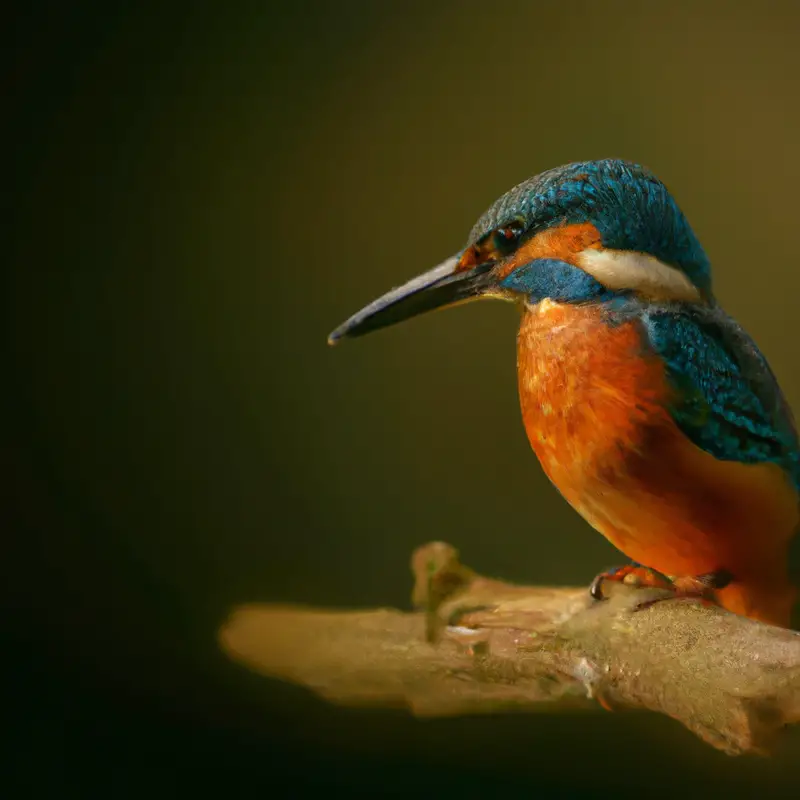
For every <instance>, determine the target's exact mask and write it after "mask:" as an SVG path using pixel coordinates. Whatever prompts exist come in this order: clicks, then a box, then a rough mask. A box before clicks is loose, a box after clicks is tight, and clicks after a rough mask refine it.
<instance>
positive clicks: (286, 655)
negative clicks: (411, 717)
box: [219, 542, 800, 754]
mask: <svg viewBox="0 0 800 800" xmlns="http://www.w3.org/2000/svg"><path fill="white" fill-rule="evenodd" d="M412 568H413V571H414V574H415V576H416V584H415V587H414V594H413V599H414V602H415V604H416V605H417V606H418V607H422V608H423V609H424V610H423V611H421V612H415V613H405V612H402V611H397V610H391V609H380V610H366V611H325V610H318V609H305V608H301V607H287V606H272V605H249V606H242V607H240V608H237V609H235V610H234V612H233V613H232V615H231V617H230V618H229V619H228V621H227V622H226V623H225V625H224V626H223V627H222V629H221V630H220V634H219V636H220V642H221V645H222V647H223V649H224V650H225V651H226V652H227V653H228V655H229V656H230V657H231V658H233V659H235V660H237V661H240V662H242V663H243V664H246V665H247V666H248V667H250V668H251V669H254V670H256V671H258V672H261V673H263V674H265V675H269V676H272V677H275V678H280V679H282V680H286V681H291V682H293V683H297V684H300V685H303V686H306V687H308V688H309V689H312V690H313V691H315V692H317V693H318V694H319V695H321V696H322V697H324V698H325V699H327V700H329V701H331V702H334V703H338V704H343V705H350V706H355V705H372V706H384V707H387V706H402V707H408V708H410V710H411V711H412V712H413V713H414V714H417V715H420V716H444V715H458V714H468V713H470V714H471V713H476V712H482V713H491V712H499V711H503V710H507V709H522V710H537V709H538V710H553V709H555V708H564V707H567V706H569V707H581V706H583V707H588V706H591V705H593V704H594V702H595V701H598V702H600V703H601V705H603V706H605V707H606V708H611V709H613V708H621V707H628V708H640V709H649V710H651V711H657V712H660V713H663V714H667V715H669V716H671V717H674V718H675V719H677V720H679V721H680V722H682V723H683V724H684V725H685V726H686V727H687V728H689V730H691V731H693V732H694V733H696V734H697V735H698V736H700V737H701V738H702V739H704V740H705V741H706V742H708V743H709V744H711V745H713V746H714V747H716V748H718V749H720V750H724V751H725V752H727V753H730V754H739V753H745V752H756V753H766V752H768V750H769V748H770V746H771V744H772V743H773V740H774V738H775V736H776V734H777V733H778V732H779V731H780V730H781V729H782V728H783V727H784V726H786V725H790V724H793V723H797V722H800V634H797V633H794V632H792V631H788V630H783V629H780V628H774V627H771V626H767V625H763V624H760V623H757V622H754V621H752V620H748V619H745V618H743V617H738V616H735V615H733V614H729V613H727V612H725V611H723V610H722V609H719V608H716V607H713V606H707V605H705V604H701V603H699V602H697V601H694V600H683V599H681V600H678V599H674V598H671V599H664V598H670V595H669V593H668V592H664V591H662V590H654V589H634V588H631V587H628V586H625V585H622V584H612V585H611V586H610V587H609V591H608V594H609V595H610V597H609V599H608V600H606V601H603V602H596V601H593V600H592V599H591V598H590V597H589V593H588V591H587V589H586V588H577V589H572V588H546V587H526V586H514V585H511V584H508V583H503V582H501V581H495V580H490V579H487V578H483V577H480V576H479V575H477V574H476V573H475V572H473V571H472V570H471V569H469V568H467V567H465V566H463V565H461V564H460V563H459V561H458V554H457V552H456V551H455V549H454V548H452V547H451V546H449V545H447V544H443V543H440V542H434V543H432V544H428V545H425V546H424V547H421V548H420V549H419V550H417V551H416V552H415V554H414V556H413V559H412ZM654 601H655V602H654Z"/></svg>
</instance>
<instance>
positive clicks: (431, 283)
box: [328, 256, 494, 344]
mask: <svg viewBox="0 0 800 800" xmlns="http://www.w3.org/2000/svg"><path fill="white" fill-rule="evenodd" d="M457 266H458V256H453V257H452V258H448V259H447V261H443V262H442V263H441V264H439V266H438V267H434V268H433V269H432V270H429V271H428V272H425V273H424V274H422V275H419V276H417V277H416V278H413V279H412V280H410V281H409V282H408V283H406V284H404V285H403V286H398V287H397V288H396V289H392V291H391V292H387V293H386V294H385V295H383V297H379V298H378V299H377V300H375V301H374V302H372V303H370V304H369V305H368V306H366V308H362V309H361V311H358V312H356V313H355V314H353V316H352V317H350V319H348V320H347V321H346V322H343V323H342V324H341V325H340V326H339V327H338V328H337V329H336V330H335V331H333V333H331V335H330V336H329V337H328V344H336V343H337V342H338V341H339V340H340V339H346V338H351V337H355V336H363V335H364V334H365V333H370V332H371V331H377V330H378V329H379V328H385V327H387V326H388V325H394V324H395V322H402V321H403V320H405V319H410V318H411V317H416V316H417V315H418V314H424V313H425V312H426V311H433V310H434V309H436V308H444V307H445V306H451V305H455V304H456V303H463V302H464V301H466V300H471V299H473V298H476V297H478V296H479V295H481V294H482V293H483V292H484V291H485V290H486V289H487V288H489V286H490V285H491V282H492V280H491V275H490V273H491V269H492V267H493V266H494V262H493V261H487V262H486V263H484V264H478V265H477V266H475V267H472V268H470V269H468V270H464V271H461V272H456V271H455V270H456V267H457Z"/></svg>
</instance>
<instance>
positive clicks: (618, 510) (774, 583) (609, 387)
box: [517, 300, 798, 618]
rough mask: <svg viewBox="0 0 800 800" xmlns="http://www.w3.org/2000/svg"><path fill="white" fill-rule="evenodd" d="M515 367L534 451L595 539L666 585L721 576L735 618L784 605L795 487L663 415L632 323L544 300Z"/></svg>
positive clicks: (648, 359)
mask: <svg viewBox="0 0 800 800" xmlns="http://www.w3.org/2000/svg"><path fill="white" fill-rule="evenodd" d="M517 358H518V372H519V390H520V400H521V406H522V415H523V420H524V423H525V429H526V431H527V434H528V438H529V439H530V442H531V445H532V447H533V449H534V451H535V452H536V454H537V456H538V457H539V460H540V461H541V464H542V467H543V468H544V470H545V472H546V473H547V475H548V477H549V478H550V479H551V480H552V481H553V483H554V484H555V485H556V486H557V487H558V489H559V490H560V491H561V493H562V494H563V495H564V497H565V498H566V499H567V500H568V501H569V503H570V504H571V505H572V506H573V507H574V508H575V509H576V510H577V511H578V512H579V513H580V514H581V515H582V516H583V517H584V518H585V519H586V520H587V521H588V522H589V523H590V524H591V525H592V526H593V527H595V528H596V529H597V530H599V531H600V532H601V533H602V534H604V535H605V536H606V537H607V538H608V539H609V540H610V541H611V542H612V543H613V544H614V545H615V546H616V547H618V548H619V549H620V550H622V551H623V552H624V553H625V554H626V555H627V556H628V557H630V558H631V559H633V560H635V561H638V562H640V563H642V564H645V565H647V566H650V567H653V568H654V569H657V570H659V571H661V572H664V573H666V574H670V575H699V574H703V573H706V572H712V571H714V570H718V569H723V568H724V569H727V570H729V571H730V572H731V573H732V574H733V575H734V576H735V577H736V579H737V586H736V587H733V588H732V590H731V591H730V592H729V597H730V603H729V604H727V605H728V607H731V608H733V610H736V611H740V612H741V613H751V615H753V616H758V615H759V612H758V609H755V611H754V606H755V605H758V604H759V603H761V604H771V603H773V600H769V599H767V598H766V595H765V593H770V592H773V590H774V591H779V593H780V594H781V596H782V598H784V599H781V600H780V601H777V600H776V601H775V602H780V603H781V604H783V605H785V597H784V596H785V593H786V578H785V570H786V566H785V550H786V547H787V544H788V541H789V539H790V538H791V535H792V533H793V531H794V529H795V527H796V526H797V523H798V503H797V496H796V493H795V491H794V489H793V487H792V486H791V485H790V483H789V481H788V479H787V477H786V476H785V474H784V473H783V471H782V470H781V469H780V468H779V467H777V466H775V465H772V464H762V465H745V464H741V463H738V462H723V461H719V460H718V459H716V458H714V457H713V456H711V455H710V454H708V453H706V452H704V451H703V450H701V449H700V448H698V447H696V446H695V445H694V444H692V443H691V441H690V440H688V439H687V438H686V437H685V436H684V435H683V434H682V432H681V431H680V430H679V429H678V427H677V426H676V425H675V423H674V421H673V420H672V418H671V416H670V414H669V413H668V411H667V410H666V409H667V405H668V403H669V400H670V388H669V386H668V384H667V381H666V377H665V372H664V366H663V363H662V362H661V361H660V359H658V358H657V357H655V356H654V355H652V354H650V353H649V352H647V350H646V349H645V348H644V347H643V343H642V340H641V334H640V332H639V330H638V329H637V328H636V327H635V326H634V324H633V323H626V324H622V325H619V326H613V327H612V326H609V325H607V324H606V323H605V322H604V321H603V319H602V317H601V312H600V311H599V310H598V309H597V308H593V307H591V306H574V305H569V304H556V303H552V302H550V301H547V300H545V301H544V302H543V303H541V304H539V305H538V306H537V307H535V308H533V309H530V310H528V311H526V313H525V315H524V317H523V320H522V325H521V327H520V332H519V338H518V356H517ZM756 585H758V586H759V587H761V588H758V589H757V588H756ZM743 586H744V587H745V590H744V595H743V596H741V597H739V595H741V594H742V587H743ZM767 587H771V588H767ZM734 590H735V591H734ZM751 590H752V591H751ZM736 592H738V594H737V595H736V597H734V594H735V593H736ZM762 595H763V596H762ZM737 598H738V599H737ZM776 613H778V612H774V613H773V611H765V612H764V613H763V614H761V616H763V617H765V618H766V617H770V616H775V614H776ZM780 613H783V612H780Z"/></svg>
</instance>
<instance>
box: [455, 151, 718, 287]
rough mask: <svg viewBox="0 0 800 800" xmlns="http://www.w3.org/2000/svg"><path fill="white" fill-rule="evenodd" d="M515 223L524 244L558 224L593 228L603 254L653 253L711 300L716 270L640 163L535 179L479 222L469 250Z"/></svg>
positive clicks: (570, 169) (558, 171)
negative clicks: (712, 270) (596, 231)
mask: <svg viewBox="0 0 800 800" xmlns="http://www.w3.org/2000/svg"><path fill="white" fill-rule="evenodd" d="M514 219H518V220H519V221H520V223H521V224H522V227H523V229H524V237H525V238H527V237H530V236H532V235H535V234H536V233H539V232H540V231H542V230H544V229H546V228H548V227H552V226H556V225H570V224H578V223H582V222H591V223H592V224H593V225H594V226H595V227H596V228H597V230H598V231H599V232H600V235H601V236H602V244H603V247H606V248H609V249H611V250H626V251H636V252H640V253H646V254H649V255H651V256H653V257H655V258H656V259H658V260H659V261H661V262H663V263H665V264H668V265H670V266H672V267H675V268H677V269H679V270H681V271H682V272H683V273H684V274H685V275H686V276H687V277H688V278H689V280H691V282H692V283H693V284H694V285H695V286H696V287H697V288H698V289H699V290H700V292H701V293H702V294H703V295H704V296H706V297H710V296H711V264H710V263H709V260H708V257H707V256H706V253H705V251H704V250H703V247H702V246H701V244H700V242H699V241H698V239H697V236H696V235H695V233H694V231H693V230H692V228H691V226H690V225H689V222H688V221H687V219H686V217H685V216H684V215H683V213H682V212H681V210H680V208H678V205H677V203H676V202H675V200H674V199H673V198H672V195H671V194H670V193H669V190H668V189H667V187H666V186H665V185H664V184H663V183H662V182H661V181H660V180H659V179H658V178H657V177H656V176H655V175H654V174H653V173H652V172H650V171H649V170H648V169H646V168H645V167H642V166H640V165H639V164H634V163H631V162H629V161H622V160H620V159H603V160H600V161H580V162H575V163H572V164H567V165H565V166H562V167H557V168H555V169H551V170H548V171H547V172H542V173H541V174H540V175H537V176H535V177H533V178H529V179H528V180H527V181H524V182H523V183H520V184H519V185H517V186H515V187H514V188H513V189H511V190H510V191H508V192H506V193H505V194H504V195H503V196H502V197H500V198H499V199H498V200H496V201H495V202H494V204H493V205H492V206H491V207H490V208H489V209H488V211H486V212H485V213H484V214H483V215H482V216H481V218H480V219H479V220H478V222H477V223H476V224H475V226H474V227H473V229H472V232H471V233H470V236H469V242H468V244H470V245H471V244H474V243H475V242H477V241H479V240H480V239H482V238H483V237H484V236H486V235H487V234H489V233H490V232H491V231H493V230H496V229H498V228H500V227H502V226H503V225H506V224H508V222H509V221H510V220H514Z"/></svg>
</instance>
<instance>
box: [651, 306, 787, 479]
mask: <svg viewBox="0 0 800 800" xmlns="http://www.w3.org/2000/svg"><path fill="white" fill-rule="evenodd" d="M642 321H643V323H644V326H645V329H646V331H647V336H648V339H649V342H650V345H651V346H652V347H653V349H654V350H655V351H656V353H658V355H659V356H660V357H661V358H663V359H664V362H665V363H666V365H667V374H668V378H669V380H670V382H671V384H672V385H673V387H674V388H675V389H676V398H677V400H676V401H675V403H674V405H673V407H672V408H671V409H670V411H671V413H672V415H673V418H674V419H675V421H676V423H677V424H678V426H679V427H680V428H681V430H682V431H683V432H684V433H685V434H686V436H687V437H689V439H691V440H692V441H693V442H694V443H695V444H696V445H697V446H698V447H701V448H702V449H703V450H705V451H707V452H708V453H711V454H712V455H714V456H715V457H716V458H719V459H722V460H725V461H741V462H743V463H748V464H755V463H762V462H774V463H776V464H779V465H780V466H782V467H783V468H784V469H786V471H787V472H788V473H789V474H790V475H791V476H792V478H793V480H794V482H795V485H796V486H798V487H800V446H798V440H797V433H796V430H795V424H794V420H793V417H792V413H791V410H790V409H789V406H788V404H787V403H786V400H785V399H784V396H783V393H782V392H781V390H780V387H779V386H778V382H777V380H776V379H775V376H774V374H773V372H772V370H771V369H770V367H769V365H768V364H767V361H766V359H765V358H764V356H763V355H762V354H761V352H760V351H759V350H758V348H757V347H756V345H755V343H754V342H753V341H752V339H750V337H749V336H748V335H747V333H746V332H745V331H744V330H743V329H742V328H741V327H740V326H739V325H738V324H737V323H736V322H735V321H734V320H733V319H731V317H729V316H728V315H727V314H725V313H724V312H723V311H722V309H720V308H719V307H718V306H710V307H709V306H702V307H687V306H681V307H671V306H662V307H656V308H651V309H649V310H648V311H646V312H645V313H644V315H643V319H642Z"/></svg>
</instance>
